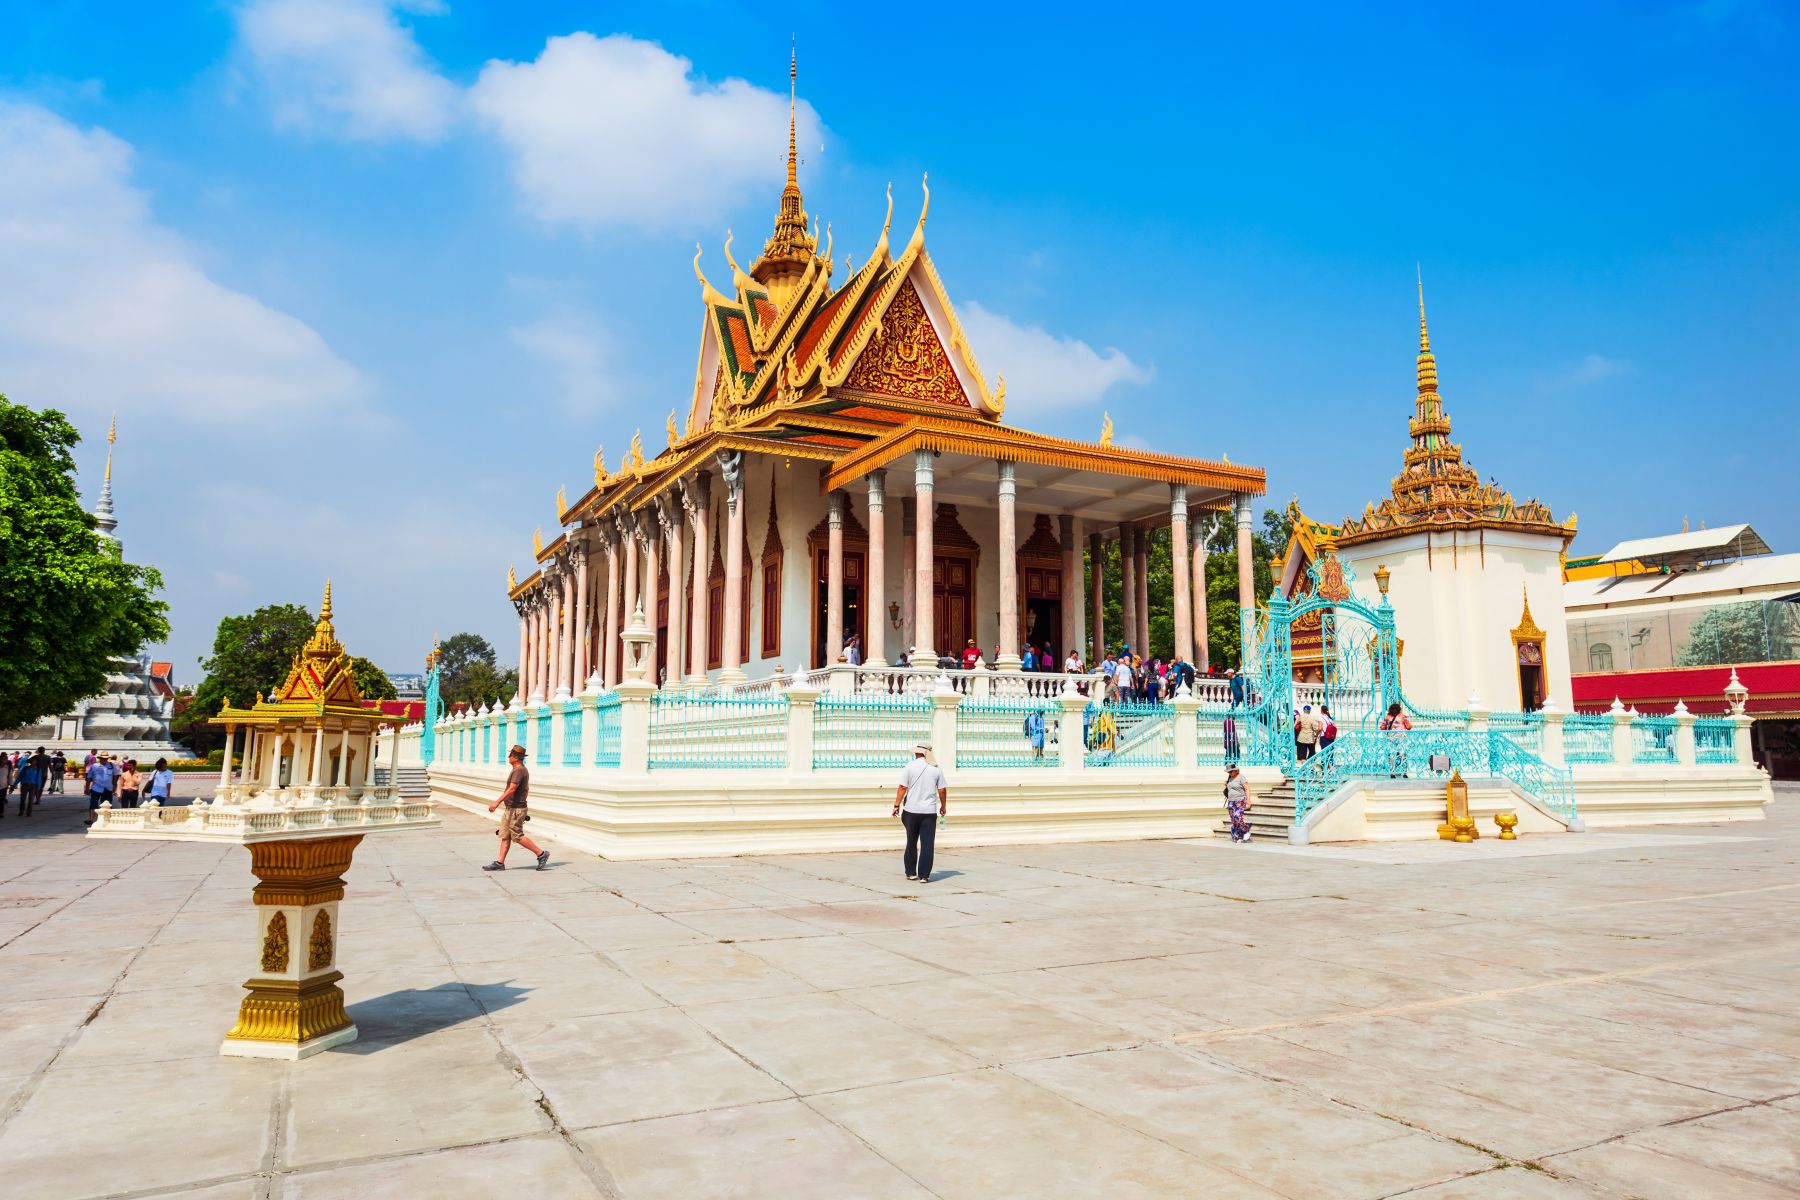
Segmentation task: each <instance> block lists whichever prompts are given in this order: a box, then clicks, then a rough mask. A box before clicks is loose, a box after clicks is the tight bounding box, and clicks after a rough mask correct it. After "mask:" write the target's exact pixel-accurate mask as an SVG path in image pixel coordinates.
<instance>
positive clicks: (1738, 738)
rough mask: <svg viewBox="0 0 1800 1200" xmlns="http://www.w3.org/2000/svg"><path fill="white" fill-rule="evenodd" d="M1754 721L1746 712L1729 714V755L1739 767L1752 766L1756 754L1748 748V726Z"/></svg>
mask: <svg viewBox="0 0 1800 1200" xmlns="http://www.w3.org/2000/svg"><path fill="white" fill-rule="evenodd" d="M1755 721H1756V718H1755V717H1752V716H1750V715H1749V714H1747V713H1732V714H1731V757H1732V759H1733V760H1734V761H1735V762H1736V763H1737V765H1738V766H1740V767H1748V766H1752V765H1754V764H1755V762H1756V755H1755V754H1754V753H1753V752H1752V751H1751V749H1750V726H1751V725H1753V724H1754V723H1755Z"/></svg>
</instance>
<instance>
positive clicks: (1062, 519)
mask: <svg viewBox="0 0 1800 1200" xmlns="http://www.w3.org/2000/svg"><path fill="white" fill-rule="evenodd" d="M1056 526H1057V529H1056V534H1057V541H1059V542H1061V543H1062V631H1061V632H1062V645H1060V646H1058V647H1057V648H1056V655H1057V657H1056V668H1057V669H1058V670H1061V669H1062V665H1063V660H1064V659H1066V658H1068V657H1069V651H1071V650H1079V649H1081V645H1082V643H1083V641H1085V640H1086V635H1087V630H1086V629H1085V628H1084V626H1085V624H1086V622H1084V621H1083V620H1082V619H1081V617H1082V611H1081V600H1082V597H1081V533H1080V531H1079V530H1078V529H1077V528H1076V523H1075V517H1074V516H1073V515H1072V514H1070V513H1061V514H1059V515H1058V516H1057V518H1056Z"/></svg>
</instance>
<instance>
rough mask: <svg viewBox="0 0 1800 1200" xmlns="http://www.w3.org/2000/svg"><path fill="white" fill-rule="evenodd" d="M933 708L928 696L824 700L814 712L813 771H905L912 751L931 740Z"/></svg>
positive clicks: (833, 695)
mask: <svg viewBox="0 0 1800 1200" xmlns="http://www.w3.org/2000/svg"><path fill="white" fill-rule="evenodd" d="M964 703H965V704H966V703H967V702H966V701H965V702H964ZM932 708H933V704H932V700H931V697H930V696H929V695H922V696H907V695H900V694H891V695H890V694H886V693H879V692H877V693H866V694H862V695H857V694H851V693H845V694H841V695H840V694H837V693H832V692H828V693H826V694H825V695H823V696H820V697H819V701H818V703H817V704H816V705H815V706H814V707H813V767H814V769H815V770H816V769H818V768H821V767H903V766H905V765H906V764H907V763H908V762H910V761H911V760H912V752H913V747H914V746H916V745H918V744H919V743H920V742H929V741H930V740H931V713H932Z"/></svg>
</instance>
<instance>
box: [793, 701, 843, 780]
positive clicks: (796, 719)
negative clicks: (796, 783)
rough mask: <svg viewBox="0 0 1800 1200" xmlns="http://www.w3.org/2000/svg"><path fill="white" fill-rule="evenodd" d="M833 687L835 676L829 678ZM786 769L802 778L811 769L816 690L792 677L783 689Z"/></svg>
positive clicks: (808, 773)
mask: <svg viewBox="0 0 1800 1200" xmlns="http://www.w3.org/2000/svg"><path fill="white" fill-rule="evenodd" d="M833 686H834V688H835V686H836V677H835V676H834V677H833ZM787 702H788V707H787V769H788V770H790V771H798V772H799V773H801V774H803V775H810V774H812V769H813V718H814V716H815V710H816V708H817V706H818V703H819V689H818V688H816V687H812V686H810V685H809V684H807V683H806V681H805V680H803V679H800V678H796V679H795V680H794V682H793V683H791V684H789V685H788V689H787Z"/></svg>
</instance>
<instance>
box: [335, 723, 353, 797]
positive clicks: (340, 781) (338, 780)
mask: <svg viewBox="0 0 1800 1200" xmlns="http://www.w3.org/2000/svg"><path fill="white" fill-rule="evenodd" d="M331 782H332V783H333V785H335V786H337V787H341V788H348V787H349V786H350V727H349V726H348V725H346V726H344V727H343V728H342V729H340V730H338V755H337V771H336V773H335V774H334V777H333V778H332V781H331Z"/></svg>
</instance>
